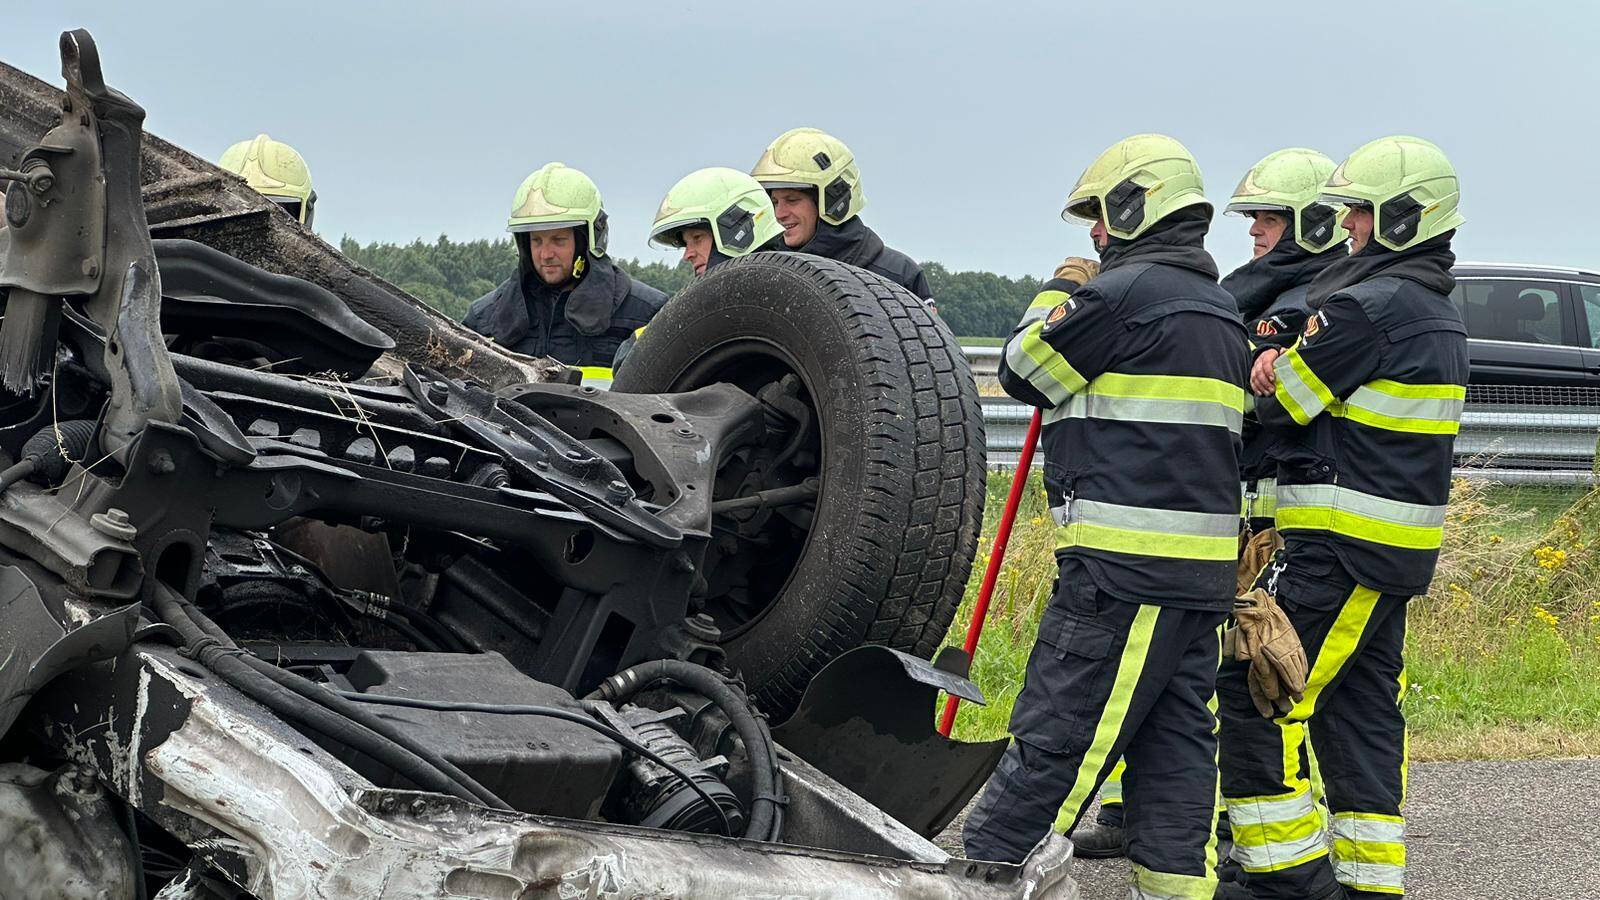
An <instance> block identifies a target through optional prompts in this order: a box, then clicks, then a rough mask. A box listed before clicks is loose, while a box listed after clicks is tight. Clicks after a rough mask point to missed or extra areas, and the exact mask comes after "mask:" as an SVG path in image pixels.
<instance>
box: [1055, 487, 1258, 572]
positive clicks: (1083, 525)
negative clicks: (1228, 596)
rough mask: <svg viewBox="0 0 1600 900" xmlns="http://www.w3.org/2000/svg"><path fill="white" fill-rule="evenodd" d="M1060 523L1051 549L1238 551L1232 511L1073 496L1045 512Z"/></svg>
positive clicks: (1173, 553)
mask: <svg viewBox="0 0 1600 900" xmlns="http://www.w3.org/2000/svg"><path fill="white" fill-rule="evenodd" d="M1050 512H1051V515H1052V516H1053V517H1054V518H1055V520H1056V523H1057V524H1058V525H1060V526H1061V527H1060V528H1059V529H1058V531H1057V534H1056V549H1058V550H1065V549H1067V548H1069V547H1085V548H1088V549H1091V550H1109V551H1112V552H1114V553H1132V554H1135V555H1138V556H1160V557H1167V558H1170V559H1208V560H1231V559H1237V558H1238V555H1239V520H1238V518H1237V517H1236V516H1234V514H1233V513H1231V512H1229V513H1200V512H1189V511H1185V510H1171V509H1151V508H1148V507H1142V506H1124V505H1122V504H1120V503H1106V502H1103V501H1098V500H1074V501H1072V502H1071V503H1069V504H1068V505H1067V506H1066V507H1065V508H1063V507H1055V508H1053V509H1052V510H1051V511H1050Z"/></svg>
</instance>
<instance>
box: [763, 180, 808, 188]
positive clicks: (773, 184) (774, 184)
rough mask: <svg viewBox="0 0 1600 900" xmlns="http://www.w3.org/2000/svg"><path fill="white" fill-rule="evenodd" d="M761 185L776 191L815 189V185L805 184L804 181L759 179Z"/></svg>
mask: <svg viewBox="0 0 1600 900" xmlns="http://www.w3.org/2000/svg"><path fill="white" fill-rule="evenodd" d="M758 180H759V179H758ZM761 186H762V187H763V188H766V189H767V190H769V191H778V190H790V191H814V190H816V189H817V186H816V185H814V184H807V183H806V182H804V181H766V180H761Z"/></svg>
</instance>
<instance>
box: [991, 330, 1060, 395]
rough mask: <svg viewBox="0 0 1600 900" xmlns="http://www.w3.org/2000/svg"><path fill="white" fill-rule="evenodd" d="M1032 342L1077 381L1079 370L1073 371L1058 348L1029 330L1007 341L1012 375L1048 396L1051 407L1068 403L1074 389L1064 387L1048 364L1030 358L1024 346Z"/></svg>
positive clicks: (1008, 359) (1018, 333)
mask: <svg viewBox="0 0 1600 900" xmlns="http://www.w3.org/2000/svg"><path fill="white" fill-rule="evenodd" d="M1029 327H1032V326H1029ZM1030 339H1031V340H1032V341H1033V342H1035V343H1036V344H1037V345H1038V346H1040V347H1041V348H1042V349H1043V350H1044V351H1048V353H1049V354H1051V355H1052V356H1054V357H1055V359H1054V362H1055V363H1056V367H1057V368H1060V369H1064V370H1065V371H1064V372H1063V373H1062V374H1064V375H1067V377H1068V379H1069V380H1076V376H1077V370H1076V369H1073V368H1072V365H1071V364H1070V363H1068V362H1067V361H1066V359H1065V358H1064V357H1062V356H1061V355H1060V354H1059V353H1056V352H1055V349H1054V348H1052V347H1050V345H1049V344H1046V343H1044V341H1043V340H1041V339H1040V338H1039V336H1038V334H1037V333H1030V332H1029V331H1028V329H1027V328H1024V329H1023V330H1022V331H1019V332H1017V333H1016V334H1014V335H1012V336H1011V340H1009V341H1006V366H1007V367H1008V368H1009V369H1011V371H1012V373H1014V374H1016V375H1018V376H1020V377H1022V378H1025V379H1027V380H1028V383H1029V384H1031V385H1033V386H1034V388H1036V389H1037V390H1038V391H1039V393H1041V394H1044V396H1045V399H1046V400H1049V401H1050V404H1051V406H1053V407H1060V406H1061V405H1062V404H1063V403H1065V402H1066V401H1067V398H1068V397H1071V396H1072V393H1073V388H1069V386H1068V385H1066V384H1063V383H1062V382H1061V380H1060V379H1059V378H1057V377H1056V373H1055V372H1053V371H1051V368H1050V367H1049V366H1047V365H1046V364H1045V363H1041V362H1039V361H1037V360H1035V359H1034V358H1033V357H1032V356H1029V355H1028V351H1027V350H1025V349H1023V345H1024V344H1027V343H1029V341H1030Z"/></svg>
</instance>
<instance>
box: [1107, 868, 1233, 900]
mask: <svg viewBox="0 0 1600 900" xmlns="http://www.w3.org/2000/svg"><path fill="white" fill-rule="evenodd" d="M1216 893H1217V874H1216V871H1215V869H1214V868H1213V867H1211V866H1207V867H1206V874H1205V875H1179V874H1176V873H1173V872H1157V871H1154V870H1152V869H1147V868H1145V867H1144V866H1141V865H1139V864H1138V863H1134V864H1133V884H1132V886H1131V892H1130V893H1129V894H1128V896H1129V897H1130V898H1131V900H1211V898H1212V897H1214V896H1216Z"/></svg>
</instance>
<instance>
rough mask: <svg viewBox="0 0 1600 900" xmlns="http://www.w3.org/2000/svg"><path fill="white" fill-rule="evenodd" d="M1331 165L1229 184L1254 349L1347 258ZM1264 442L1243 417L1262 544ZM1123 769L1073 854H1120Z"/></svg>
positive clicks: (1302, 166)
mask: <svg viewBox="0 0 1600 900" xmlns="http://www.w3.org/2000/svg"><path fill="white" fill-rule="evenodd" d="M1333 167H1334V162H1333V160H1331V159H1329V158H1328V157H1326V156H1324V155H1323V154H1321V153H1318V152H1317V151H1315V150H1309V149H1306V148H1304V147H1291V148H1289V149H1287V150H1279V151H1277V152H1276V153H1272V154H1269V155H1268V156H1267V157H1266V158H1264V159H1262V160H1261V161H1260V162H1258V163H1256V164H1255V165H1254V166H1252V167H1251V168H1250V171H1248V172H1246V173H1245V176H1244V178H1242V179H1240V181H1239V186H1238V187H1236V188H1234V189H1233V198H1232V199H1231V200H1230V201H1229V202H1228V206H1227V209H1226V210H1225V212H1228V213H1232V214H1235V215H1241V216H1248V217H1249V218H1250V220H1251V221H1250V237H1251V238H1252V240H1253V245H1252V248H1251V249H1252V254H1251V257H1252V258H1251V260H1250V261H1249V262H1247V263H1245V264H1244V265H1242V266H1240V267H1239V268H1237V269H1235V270H1233V272H1232V273H1230V274H1228V275H1226V276H1224V277H1223V279H1222V289H1223V290H1225V291H1227V292H1228V293H1229V294H1232V295H1233V300H1234V302H1235V303H1237V304H1238V306H1239V313H1240V315H1241V316H1242V317H1243V318H1244V321H1245V329H1246V330H1247V331H1248V332H1249V333H1250V336H1251V341H1252V342H1253V343H1255V344H1256V345H1258V346H1267V345H1276V346H1280V347H1287V346H1288V344H1289V343H1290V342H1292V341H1293V339H1294V338H1295V337H1296V336H1297V335H1298V334H1299V333H1300V329H1301V327H1302V326H1304V325H1305V321H1306V317H1307V316H1308V315H1309V314H1310V311H1311V308H1310V306H1309V304H1308V303H1307V297H1308V294H1309V289H1310V286H1311V280H1312V279H1313V278H1315V277H1316V276H1317V275H1318V274H1319V273H1320V272H1322V270H1323V269H1326V268H1327V267H1328V266H1330V265H1332V264H1333V263H1334V262H1336V261H1338V260H1341V259H1344V258H1345V257H1346V255H1347V254H1346V252H1345V246H1344V239H1345V238H1346V237H1347V236H1348V232H1346V231H1345V230H1344V227H1343V226H1341V225H1340V224H1339V221H1338V218H1339V210H1337V209H1336V208H1335V207H1333V206H1330V205H1328V204H1326V203H1323V202H1321V201H1320V200H1319V199H1318V198H1319V196H1320V195H1321V193H1322V186H1323V185H1324V184H1325V183H1327V181H1328V176H1329V175H1332V174H1333ZM1271 439H1272V436H1271V435H1270V434H1268V433H1266V432H1264V431H1263V430H1262V429H1261V426H1260V424H1259V423H1258V422H1256V421H1255V417H1254V416H1252V415H1248V414H1247V415H1246V416H1245V420H1244V450H1243V453H1244V455H1243V458H1242V460H1241V462H1240V467H1239V481H1240V484H1239V488H1240V493H1241V494H1242V496H1243V502H1242V504H1241V506H1240V510H1239V515H1240V517H1241V518H1242V519H1244V520H1245V522H1246V527H1247V529H1248V534H1249V535H1250V536H1252V537H1253V538H1255V539H1257V540H1259V539H1260V538H1261V537H1265V538H1266V540H1267V541H1268V542H1269V543H1270V542H1271V541H1272V537H1273V536H1272V535H1268V534H1266V532H1267V531H1268V530H1269V529H1271V528H1272V519H1273V510H1274V508H1275V505H1276V495H1275V491H1276V487H1277V477H1276V475H1277V464H1276V463H1275V462H1273V461H1272V460H1271V459H1270V458H1269V457H1268V455H1267V447H1268V445H1269V444H1270V443H1271ZM1269 552H1270V551H1269ZM1264 555H1265V554H1262V556H1263V557H1264ZM1241 565H1242V566H1244V567H1245V568H1246V569H1247V570H1248V571H1249V573H1250V574H1249V575H1248V576H1242V577H1248V578H1253V577H1254V575H1255V569H1253V568H1250V567H1251V566H1252V565H1253V558H1247V559H1246V560H1243V561H1241ZM1241 574H1242V573H1241ZM1246 586H1248V584H1247V585H1246ZM1122 768H1123V767H1122V766H1118V767H1117V768H1116V769H1115V770H1113V771H1112V773H1111V777H1110V778H1109V779H1107V781H1106V783H1105V785H1104V786H1103V787H1102V788H1101V791H1100V811H1099V813H1098V814H1097V816H1096V821H1095V823H1094V824H1093V825H1089V826H1086V827H1082V828H1079V829H1078V830H1077V831H1076V832H1073V834H1072V843H1073V846H1074V847H1075V854H1074V855H1075V856H1078V857H1082V858H1085V859H1101V858H1108V857H1114V856H1121V855H1122V845H1123V840H1124V835H1123V829H1122V825H1123V819H1124V816H1123V805H1122V784H1121V776H1122ZM1225 817H1226V813H1224V819H1223V821H1222V822H1219V828H1220V830H1219V833H1218V834H1219V837H1221V838H1222V839H1223V840H1224V841H1226V840H1228V839H1229V832H1228V830H1227V827H1226V818H1225Z"/></svg>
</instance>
